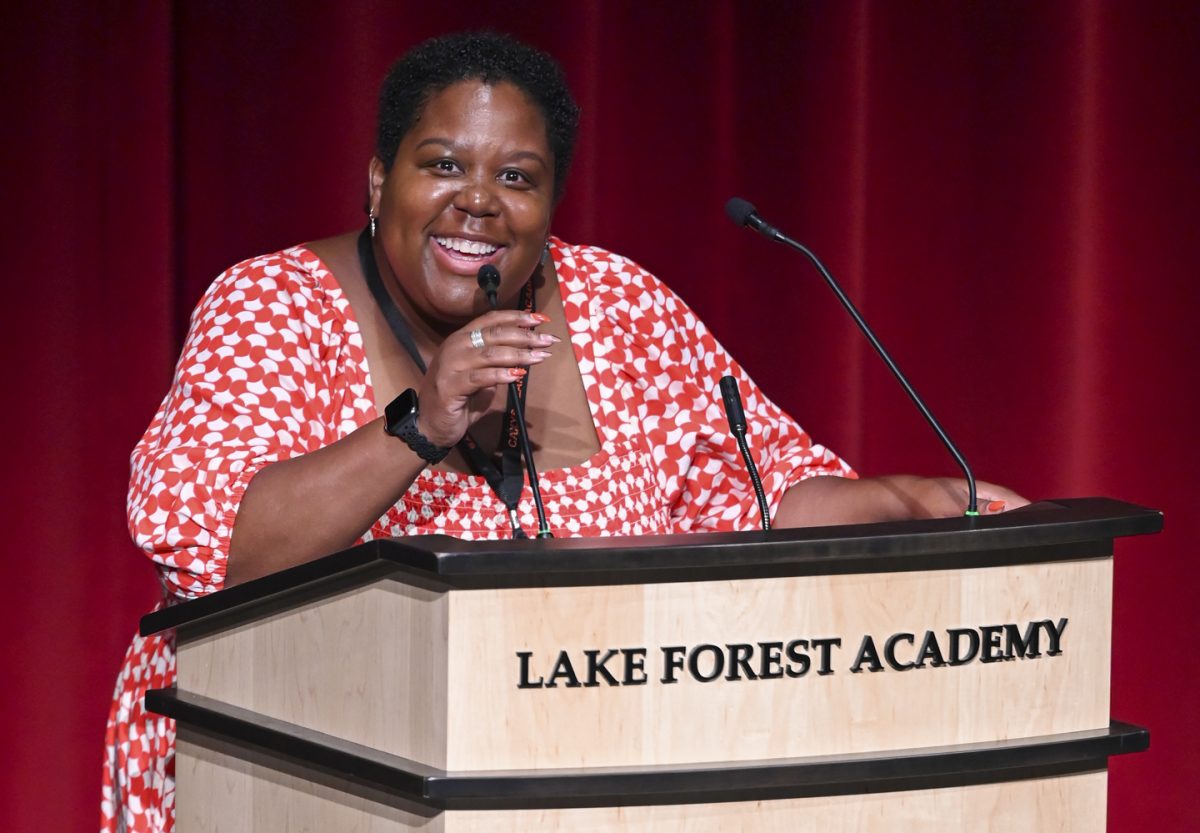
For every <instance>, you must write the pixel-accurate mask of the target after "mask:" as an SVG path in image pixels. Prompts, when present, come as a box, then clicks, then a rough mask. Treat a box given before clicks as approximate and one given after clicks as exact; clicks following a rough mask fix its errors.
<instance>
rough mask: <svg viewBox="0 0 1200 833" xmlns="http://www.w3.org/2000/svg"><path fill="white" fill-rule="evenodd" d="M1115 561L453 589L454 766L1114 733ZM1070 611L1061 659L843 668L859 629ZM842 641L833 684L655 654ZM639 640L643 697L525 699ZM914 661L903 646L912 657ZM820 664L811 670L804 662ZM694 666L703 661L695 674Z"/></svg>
mask: <svg viewBox="0 0 1200 833" xmlns="http://www.w3.org/2000/svg"><path fill="white" fill-rule="evenodd" d="M1111 566H1112V562H1111V559H1096V560H1087V561H1071V562H1060V563H1053V564H1033V565H1019V566H1014V567H992V568H984V569H975V570H963V571H933V572H912V573H892V574H868V575H843V576H817V577H794V578H775V579H753V580H738V581H715V582H690V583H679V584H652V585H620V586H608V587H575V588H549V589H538V588H534V589H528V588H519V589H501V590H478V591H462V592H456V593H453V594H452V599H451V610H450V631H449V651H450V658H449V684H448V690H447V691H448V697H449V708H448V714H449V718H448V745H449V748H448V750H447V767H448V768H450V769H455V770H471V769H525V768H544V767H573V766H611V765H622V764H627V765H641V764H679V763H687V762H699V761H722V760H759V759H768V758H777V757H791V756H805V755H823V754H841V753H851V752H866V751H872V750H884V749H904V748H918V747H924V746H934V745H949V744H956V743H970V742H978V741H988V740H997V739H1006V738H1011V737H1027V736H1032V735H1043V734H1055V733H1059V732H1070V731H1079V730H1085V729H1096V728H1101V727H1105V726H1107V725H1108V720H1109V714H1108V705H1109V704H1108V677H1109V647H1108V646H1109V636H1110V628H1111V622H1110V619H1111V615H1110V607H1111ZM1061 618H1067V619H1068V620H1069V623H1068V625H1067V629H1066V631H1065V632H1064V636H1063V648H1064V651H1063V653H1062V655H1060V656H1056V657H1049V656H1043V657H1040V658H1038V659H1027V660H1013V661H1007V662H995V663H990V664H983V663H980V662H978V661H976V662H973V663H970V664H966V665H962V666H959V667H941V668H924V669H914V670H910V671H904V672H898V671H894V670H885V671H880V672H877V673H871V672H863V673H859V674H852V673H850V671H849V668H850V665H851V663H852V661H853V659H854V656H855V654H856V652H857V649H858V646H859V641H860V639H861V637H862V636H863V635H864V634H873V635H874V636H875V637H876V639H877V642H878V647H879V648H880V650H882V649H883V640H884V639H885V638H886V637H887V636H888V635H890V634H893V633H896V632H901V631H907V632H913V633H915V634H916V635H917V637H916V638H917V639H918V640H919V639H920V638H921V635H922V634H923V633H924V632H925V631H926V630H927V629H932V630H934V631H935V632H943V633H944V632H945V631H946V630H947V629H949V628H960V627H979V626H984V625H1000V624H1005V623H1019V624H1021V625H1022V626H1024V625H1025V623H1027V622H1029V621H1031V620H1041V619H1049V620H1053V621H1055V622H1057V621H1058V620H1059V619H1061ZM827 637H840V638H841V639H842V645H841V647H840V649H838V650H836V651H834V652H833V655H832V663H831V667H832V669H833V672H834V673H832V674H829V675H826V676H821V675H818V674H817V673H815V668H814V670H812V671H810V672H809V673H808V674H807V675H805V676H803V677H799V678H795V679H789V678H784V679H759V680H754V681H747V680H745V679H743V680H739V681H729V680H727V679H724V678H721V679H717V680H714V681H713V682H708V683H702V682H698V681H696V680H693V679H683V680H682V681H681V682H679V683H677V684H673V685H662V684H660V683H659V682H658V680H659V679H660V677H661V673H660V672H661V669H660V663H659V656H660V654H659V649H660V647H661V646H669V645H685V646H695V645H697V644H702V643H712V644H717V645H726V644H729V643H758V642H765V641H783V642H787V641H788V640H791V639H794V638H807V639H812V638H827ZM639 646H640V647H646V648H648V649H649V654H648V657H647V671H648V673H649V677H650V682H649V683H648V684H647V685H643V686H636V687H615V688H614V687H609V686H607V685H601V686H599V687H593V688H588V687H581V688H567V687H563V686H561V685H560V686H559V687H556V688H553V689H550V688H545V689H533V690H528V689H526V690H519V689H518V687H517V682H518V675H517V671H518V663H517V659H516V653H517V652H518V651H531V652H533V655H534V663H533V665H534V668H535V674H534V675H533V676H535V677H536V676H537V675H538V674H541V675H542V676H543V677H546V676H547V674H548V671H549V664H550V663H551V662H552V661H553V659H554V657H555V656H556V655H557V653H558V652H559V650H560V649H567V650H569V651H570V652H571V653H572V655H574V656H576V657H579V656H582V652H583V651H585V650H588V649H593V650H594V649H606V648H631V647H639ZM909 651H910V652H912V651H913V649H912V648H910V649H909ZM814 665H815V663H814ZM702 670H703V669H702Z"/></svg>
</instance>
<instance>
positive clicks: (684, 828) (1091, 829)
mask: <svg viewBox="0 0 1200 833" xmlns="http://www.w3.org/2000/svg"><path fill="white" fill-rule="evenodd" d="M176 768H177V773H178V776H179V786H178V792H177V795H176V811H177V821H176V830H177V831H178V833H235V832H236V833H328V831H339V833H409V832H410V831H420V833H534V832H535V831H537V832H538V833H568V832H571V833H951V831H953V832H954V833H961V832H962V831H966V832H967V833H973V832H974V831H978V832H979V833H1042V832H1043V831H1044V832H1045V833H1051V831H1053V833H1103V831H1104V825H1105V794H1106V788H1107V776H1106V774H1105V773H1104V772H1093V773H1085V774H1080V775H1069V776H1060V777H1053V778H1044V779H1034V780H1026V781H1012V782H1007V783H1001V784H983V785H973V786H966V787H954V788H946V789H930V790H912V791H906V792H890V793H889V792H885V793H874V794H866V795H849V796H829V797H815V798H798V799H779V800H772V801H750V802H728V803H713V804H692V805H687V804H680V805H657V806H644V807H596V808H571V809H551V810H488V811H475V810H453V811H447V812H444V813H431V812H429V811H427V810H423V809H421V808H418V807H414V806H409V805H405V804H404V803H403V802H400V801H397V800H396V799H394V798H385V797H375V798H373V797H371V796H369V795H361V794H356V793H355V792H354V791H353V790H344V789H341V788H339V787H338V786H337V785H336V784H334V785H329V784H318V783H314V782H313V781H310V780H308V779H306V778H305V777H303V775H302V774H300V773H294V772H287V771H282V770H279V769H276V768H275V767H274V766H271V765H268V764H266V763H265V762H263V761H253V760H247V759H245V758H242V757H234V756H228V755H226V754H225V753H224V752H222V751H220V749H219V748H216V747H210V746H209V745H208V744H207V743H206V744H205V745H197V744H195V743H192V742H191V741H190V740H189V739H188V737H187V736H186V732H184V733H183V737H181V740H180V743H179V750H178V761H177V765H176Z"/></svg>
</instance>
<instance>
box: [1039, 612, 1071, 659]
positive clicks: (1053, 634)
mask: <svg viewBox="0 0 1200 833" xmlns="http://www.w3.org/2000/svg"><path fill="white" fill-rule="evenodd" d="M1042 626H1043V627H1044V628H1045V629H1046V636H1048V637H1050V647H1048V648H1047V649H1046V656H1050V657H1056V656H1058V655H1059V654H1061V653H1062V635H1063V631H1065V630H1066V629H1067V620H1066V619H1065V618H1063V619H1059V620H1058V625H1057V627H1056V626H1055V624H1054V622H1053V621H1052V620H1050V619H1046V620H1044V621H1043V623H1042Z"/></svg>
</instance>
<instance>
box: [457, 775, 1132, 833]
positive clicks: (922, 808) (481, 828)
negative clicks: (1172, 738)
mask: <svg viewBox="0 0 1200 833" xmlns="http://www.w3.org/2000/svg"><path fill="white" fill-rule="evenodd" d="M1107 787H1108V782H1107V773H1105V772H1093V773H1085V774H1081V775H1069V776H1060V777H1056V778H1043V779H1036V780H1029V781H1013V782H1008V783H1002V784H981V785H975V786H969V787H950V788H946V789H940V790H914V791H912V792H890V793H873V794H867V795H846V796H829V797H821V798H797V799H781V800H773V801H751V802H731V803H726V804H693V805H659V806H652V807H597V808H584V809H568V810H540V811H534V810H522V811H505V812H499V813H498V812H495V811H492V812H480V811H460V812H458V813H447V814H446V816H447V818H446V833H526V831H534V830H536V831H539V833H549V831H554V833H567V831H571V833H972V831H980V833H982V832H983V831H986V833H1051V831H1053V833H1104V827H1105V797H1106V793H1107Z"/></svg>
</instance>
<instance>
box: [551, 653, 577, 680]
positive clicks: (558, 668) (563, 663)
mask: <svg viewBox="0 0 1200 833" xmlns="http://www.w3.org/2000/svg"><path fill="white" fill-rule="evenodd" d="M560 677H561V678H563V679H565V680H566V681H567V682H566V686H567V688H579V686H580V682H579V677H577V676H576V675H575V667H574V666H573V665H571V658H570V657H569V656H568V655H567V652H566V651H559V652H558V659H556V660H555V661H554V669H553V670H552V671H551V672H550V679H549V681H548V682H547V683H546V688H558V679H559V678H560Z"/></svg>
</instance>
